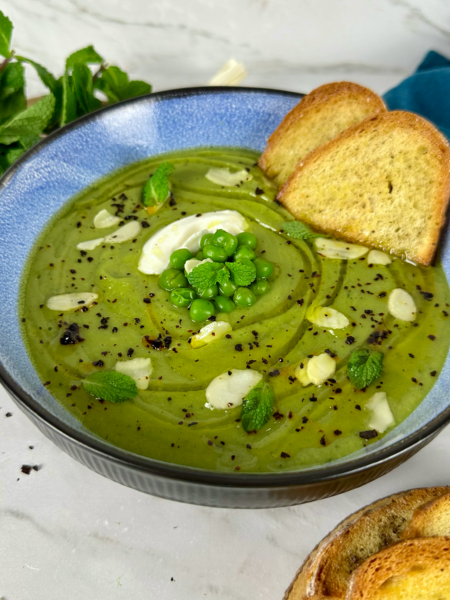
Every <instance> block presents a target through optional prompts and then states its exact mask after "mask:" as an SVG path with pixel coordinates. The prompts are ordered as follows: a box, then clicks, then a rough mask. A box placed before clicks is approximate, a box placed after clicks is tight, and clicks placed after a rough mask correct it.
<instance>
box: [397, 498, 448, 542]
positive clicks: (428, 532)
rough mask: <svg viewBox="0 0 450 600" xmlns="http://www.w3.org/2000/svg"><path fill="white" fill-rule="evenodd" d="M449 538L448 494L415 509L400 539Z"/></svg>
mask: <svg viewBox="0 0 450 600" xmlns="http://www.w3.org/2000/svg"><path fill="white" fill-rule="evenodd" d="M446 535H447V536H450V494H445V496H441V497H440V498H437V499H436V500H431V501H430V502H427V503H426V504H423V505H422V506H419V508H416V510H415V511H414V514H413V516H412V519H411V521H410V522H409V524H408V526H407V527H406V529H405V530H404V531H403V533H402V535H401V538H402V539H408V538H415V537H437V536H446Z"/></svg>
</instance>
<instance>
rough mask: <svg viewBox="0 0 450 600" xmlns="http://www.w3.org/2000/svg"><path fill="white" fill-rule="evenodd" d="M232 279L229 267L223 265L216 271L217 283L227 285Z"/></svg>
mask: <svg viewBox="0 0 450 600" xmlns="http://www.w3.org/2000/svg"><path fill="white" fill-rule="evenodd" d="M229 279H230V271H229V269H228V267H226V266H225V265H223V267H221V268H220V269H219V270H218V271H216V280H215V283H222V284H223V283H226V282H227V281H228V280H229Z"/></svg>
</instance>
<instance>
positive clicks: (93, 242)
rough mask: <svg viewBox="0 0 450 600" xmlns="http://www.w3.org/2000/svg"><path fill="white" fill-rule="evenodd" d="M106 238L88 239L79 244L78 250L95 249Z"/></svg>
mask: <svg viewBox="0 0 450 600" xmlns="http://www.w3.org/2000/svg"><path fill="white" fill-rule="evenodd" d="M104 241H105V238H96V239H95V240H88V241H87V242H80V243H79V244H77V248H78V250H95V248H97V246H100V244H103V242H104Z"/></svg>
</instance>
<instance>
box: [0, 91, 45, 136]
mask: <svg viewBox="0 0 450 600" xmlns="http://www.w3.org/2000/svg"><path fill="white" fill-rule="evenodd" d="M54 107H55V98H54V97H53V95H52V94H49V95H48V96H44V97H43V98H41V99H40V100H38V101H37V102H36V103H35V104H33V105H32V106H30V107H29V108H27V109H26V110H24V111H22V112H20V113H19V114H18V115H16V116H14V117H12V118H11V119H10V120H9V121H7V122H6V123H4V124H3V125H1V126H0V144H12V143H14V142H21V144H22V145H23V146H24V148H29V147H30V146H32V145H33V143H35V142H36V141H37V139H38V137H39V135H40V134H41V133H42V132H43V131H44V129H45V128H46V126H47V123H48V122H49V121H50V119H51V117H52V114H53V109H54Z"/></svg>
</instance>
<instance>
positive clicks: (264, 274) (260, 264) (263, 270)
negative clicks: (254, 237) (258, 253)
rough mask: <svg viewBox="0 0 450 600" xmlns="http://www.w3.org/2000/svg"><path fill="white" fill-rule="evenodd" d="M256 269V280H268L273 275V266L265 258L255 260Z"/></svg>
mask: <svg viewBox="0 0 450 600" xmlns="http://www.w3.org/2000/svg"><path fill="white" fill-rule="evenodd" d="M253 264H254V265H255V267H256V278H257V279H269V277H270V276H271V275H272V273H273V264H272V263H271V262H269V261H268V260H266V259H265V258H255V260H254V263H253Z"/></svg>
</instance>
